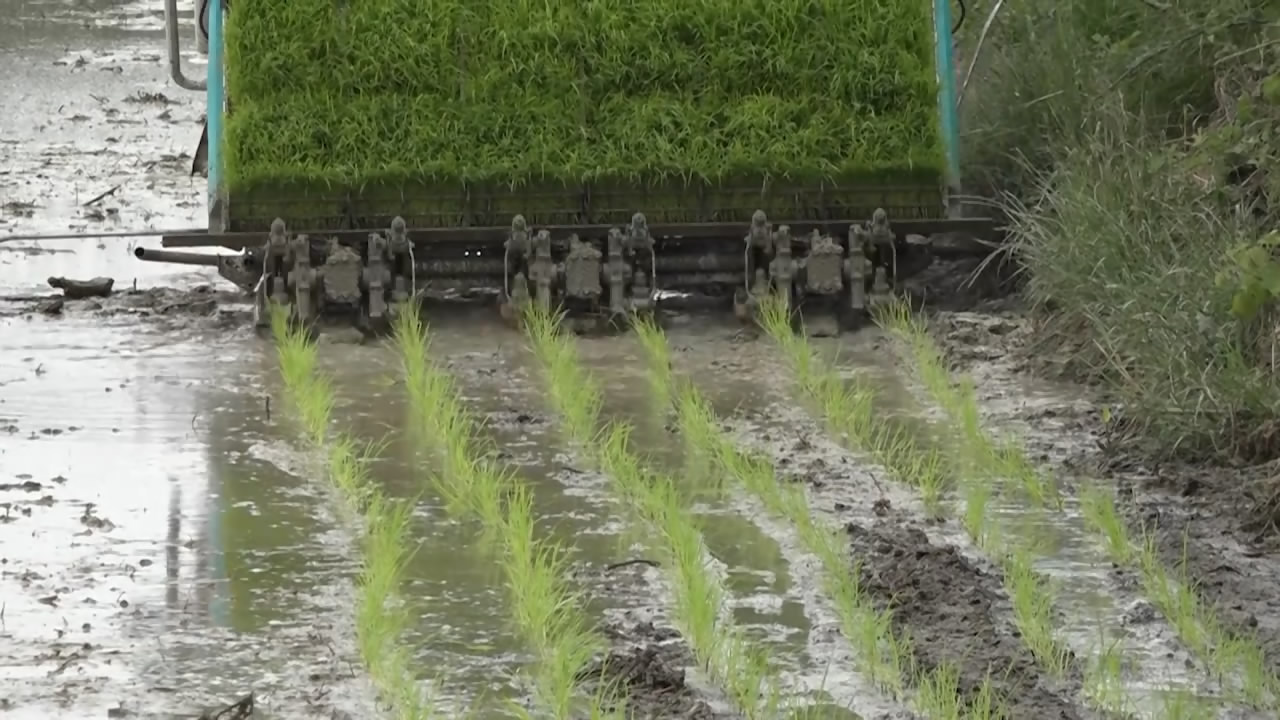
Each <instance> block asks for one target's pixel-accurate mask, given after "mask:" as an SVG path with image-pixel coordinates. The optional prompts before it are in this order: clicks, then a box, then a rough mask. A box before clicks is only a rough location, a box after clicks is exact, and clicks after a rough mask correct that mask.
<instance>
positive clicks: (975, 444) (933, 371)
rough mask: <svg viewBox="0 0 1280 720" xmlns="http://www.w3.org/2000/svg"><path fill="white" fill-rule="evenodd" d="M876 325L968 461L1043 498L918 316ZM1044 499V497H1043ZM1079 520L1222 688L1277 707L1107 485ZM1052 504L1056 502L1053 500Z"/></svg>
mask: <svg viewBox="0 0 1280 720" xmlns="http://www.w3.org/2000/svg"><path fill="white" fill-rule="evenodd" d="M882 322H883V324H884V325H885V326H886V327H887V328H888V329H889V330H890V331H891V332H892V333H893V334H894V335H896V336H897V337H898V338H899V340H900V341H901V342H902V344H903V346H904V348H905V349H906V355H907V356H908V357H907V359H908V360H910V361H911V362H912V363H913V364H914V366H915V367H916V368H917V374H918V375H919V376H920V377H921V379H922V381H923V385H924V386H925V390H926V392H928V394H929V396H930V398H931V399H932V400H933V402H934V403H936V404H937V405H938V406H939V407H940V408H941V409H942V410H943V412H944V413H945V414H946V415H947V417H948V419H949V420H950V424H951V425H953V426H954V427H956V428H957V432H958V433H960V434H961V436H962V438H963V442H962V443H961V444H962V445H964V446H965V447H966V448H968V451H969V456H968V457H967V458H966V460H967V461H968V462H969V464H970V466H971V467H973V468H975V469H977V470H979V471H985V474H986V475H987V477H989V478H991V479H992V480H1003V481H1005V482H1011V483H1012V484H1014V485H1016V486H1020V487H1022V488H1024V489H1026V490H1027V491H1028V492H1029V494H1030V495H1031V497H1033V498H1035V499H1047V495H1045V494H1044V489H1047V488H1051V487H1052V482H1051V481H1050V480H1047V479H1044V478H1045V477H1046V473H1043V472H1042V471H1041V470H1040V469H1039V468H1037V467H1036V465H1035V463H1033V462H1032V461H1031V459H1030V458H1029V457H1028V456H1027V455H1026V453H1025V452H1024V451H1023V449H1022V447H1021V446H1020V445H1019V444H1018V443H1017V442H1016V441H1006V442H1004V443H1000V442H998V441H996V440H994V439H992V438H991V437H990V435H989V433H988V432H987V430H986V429H985V428H983V426H982V423H981V420H980V417H979V408H978V403H977V399H976V396H975V394H974V390H973V385H972V383H971V382H967V381H964V380H961V381H959V382H957V381H956V380H954V379H953V378H952V376H951V372H950V370H949V368H948V366H947V362H946V359H945V357H944V354H943V352H942V351H941V349H940V348H939V347H938V346H937V344H936V343H935V342H934V341H933V338H932V337H931V336H930V335H929V333H928V328H927V326H926V323H925V322H924V321H923V320H920V319H916V318H913V317H912V316H911V314H910V312H909V310H908V309H906V308H905V307H901V306H898V307H895V308H893V309H892V310H891V311H889V312H886V313H884V314H883V315H882ZM1046 504H1047V503H1046ZM1080 506H1081V510H1082V512H1083V515H1084V518H1085V522H1086V525H1087V526H1088V527H1089V528H1090V529H1091V530H1092V531H1093V532H1094V533H1095V535H1096V536H1097V539H1098V541H1099V542H1100V543H1101V544H1102V546H1103V548H1104V549H1105V550H1106V552H1107V554H1108V556H1109V557H1110V559H1111V560H1112V561H1113V562H1115V563H1116V564H1118V565H1121V566H1123V567H1128V568H1131V569H1133V570H1136V571H1137V572H1138V573H1139V576H1140V577H1141V579H1142V587H1143V591H1144V593H1145V595H1146V596H1147V598H1148V599H1149V600H1150V601H1151V602H1152V604H1153V605H1154V606H1155V607H1156V608H1157V609H1158V610H1159V611H1160V612H1161V613H1162V614H1163V615H1164V616H1165V618H1166V619H1167V620H1168V621H1169V623H1170V625H1171V626H1172V627H1173V629H1174V630H1175V632H1177V634H1178V636H1179V637H1180V638H1181V639H1182V641H1183V643H1184V644H1185V645H1186V646H1187V648H1188V649H1189V650H1190V651H1191V652H1192V653H1193V655H1195V656H1196V657H1197V658H1199V659H1200V660H1201V661H1202V662H1204V663H1205V665H1206V666H1207V667H1208V668H1209V669H1210V671H1211V672H1213V673H1214V674H1215V675H1216V676H1217V677H1218V679H1219V681H1220V682H1221V683H1222V685H1223V687H1224V689H1225V690H1226V691H1227V692H1228V693H1229V694H1236V695H1238V697H1239V699H1241V700H1243V701H1244V702H1246V703H1247V704H1249V705H1251V706H1253V707H1255V708H1258V709H1266V710H1280V677H1278V676H1277V674H1276V672H1275V670H1274V669H1272V668H1270V667H1269V665H1268V663H1267V661H1266V657H1265V654H1264V652H1263V650H1262V648H1261V646H1260V645H1259V644H1258V643H1257V642H1256V641H1255V640H1254V639H1253V638H1250V637H1248V636H1247V635H1243V634H1240V633H1237V632H1234V631H1232V630H1231V629H1229V628H1228V627H1227V626H1226V625H1225V624H1224V623H1223V622H1222V621H1221V620H1220V619H1219V618H1218V617H1217V614H1216V613H1215V612H1214V611H1213V609H1212V608H1211V607H1210V606H1209V605H1208V604H1206V603H1205V602H1203V601H1202V600H1201V599H1200V597H1199V596H1198V594H1197V593H1196V591H1195V588H1194V586H1193V582H1192V580H1191V579H1190V578H1188V577H1186V576H1185V573H1184V572H1182V571H1179V572H1173V571H1170V570H1169V569H1167V568H1166V567H1165V566H1164V564H1163V563H1162V562H1161V561H1160V559H1159V557H1158V555H1157V551H1156V546H1155V539H1154V537H1153V536H1152V535H1151V534H1150V533H1149V532H1147V531H1144V532H1143V536H1142V537H1141V538H1140V539H1138V540H1137V541H1135V540H1134V539H1133V538H1131V537H1130V533H1129V530H1128V528H1127V526H1126V524H1125V522H1124V520H1123V518H1122V517H1121V515H1120V512H1119V511H1118V509H1117V508H1116V505H1115V500H1114V497H1113V496H1112V495H1111V493H1109V492H1107V491H1106V490H1104V489H1102V488H1100V487H1097V486H1096V485H1094V486H1086V487H1085V488H1084V489H1083V490H1082V492H1081V497H1080ZM1051 507H1056V508H1058V509H1061V508H1062V505H1061V503H1060V502H1056V503H1053V504H1052V505H1051Z"/></svg>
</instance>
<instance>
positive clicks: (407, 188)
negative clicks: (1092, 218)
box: [135, 0, 994, 330]
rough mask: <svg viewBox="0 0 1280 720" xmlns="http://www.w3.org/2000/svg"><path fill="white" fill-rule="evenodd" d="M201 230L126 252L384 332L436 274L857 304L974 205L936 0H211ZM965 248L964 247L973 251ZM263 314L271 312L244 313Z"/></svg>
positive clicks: (590, 311)
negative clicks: (474, 0)
mask: <svg viewBox="0 0 1280 720" xmlns="http://www.w3.org/2000/svg"><path fill="white" fill-rule="evenodd" d="M165 1H166V8H165V9H166V22H167V27H168V49H169V57H170V65H171V70H172V75H173V78H174V80H175V82H177V83H178V84H179V85H180V86H181V87H183V88H187V89H191V90H195V91H202V92H204V93H205V94H206V97H207V102H208V113H207V121H206V127H205V132H204V136H203V137H202V139H201V146H200V151H199V152H198V153H197V157H196V163H195V166H194V167H193V173H194V172H199V171H201V170H203V171H204V172H205V173H206V174H207V177H208V208H209V223H208V227H207V228H206V229H200V230H193V231H189V232H183V233H179V234H172V235H167V236H165V237H164V239H163V245H164V246H165V247H168V248H174V247H224V248H228V249H231V250H236V251H239V254H236V255H219V256H209V255H203V254H196V253H183V252H180V251H172V250H156V249H147V248H139V249H138V250H137V251H136V253H135V254H136V256H137V257H138V258H139V259H142V260H153V261H159V262H178V263H190V264H206V265H214V266H216V267H217V268H218V270H219V272H220V273H221V274H222V275H223V276H224V277H225V278H227V279H229V280H231V281H232V282H234V283H235V284H237V285H239V286H240V287H241V288H243V289H244V290H245V291H246V292H250V293H253V295H254V297H255V299H256V304H257V306H258V307H259V308H260V309H264V308H265V307H266V304H267V302H268V301H270V300H274V301H276V302H281V303H288V304H290V305H291V306H292V308H293V311H294V313H295V315H296V316H297V317H298V318H299V319H302V320H310V319H314V318H316V317H320V316H331V315H336V314H348V315H349V316H350V317H352V318H353V319H354V320H355V321H356V322H357V323H358V324H359V325H360V326H361V327H364V328H368V329H370V330H376V329H378V328H381V327H386V326H387V323H388V320H389V319H390V318H391V317H392V316H393V315H394V314H395V312H396V308H397V307H399V306H400V305H401V304H402V303H405V302H409V301H413V300H416V299H418V298H420V297H422V296H424V295H425V294H426V292H427V291H428V290H430V291H432V292H433V294H434V293H435V292H438V291H446V292H448V291H472V290H491V291H494V292H497V293H498V294H499V295H500V298H501V305H502V307H503V308H504V311H505V312H506V313H507V314H508V315H509V316H510V317H515V316H516V312H517V311H518V310H519V306H520V305H522V304H523V303H526V302H531V301H532V302H537V303H540V304H542V305H544V306H552V305H556V306H563V307H565V308H566V309H568V310H570V311H571V312H573V313H575V314H576V315H579V316H583V317H596V318H617V317H622V316H624V315H625V314H626V313H628V312H630V311H645V310H648V309H651V308H652V307H653V306H654V304H655V302H656V300H657V298H658V296H659V291H660V290H667V291H677V292H696V293H699V294H710V295H713V296H718V297H723V298H724V299H725V302H726V304H728V303H729V298H732V301H733V303H734V308H735V310H736V311H738V312H739V313H748V312H751V310H752V308H753V307H754V306H755V304H756V299H757V298H759V297H760V296H761V293H764V292H769V291H774V292H779V293H781V294H783V295H784V296H786V297H788V298H791V299H792V300H793V301H796V302H803V303H805V304H806V305H808V306H810V307H821V308H823V309H825V310H827V311H833V312H836V313H837V314H838V316H839V317H841V318H845V319H853V320H857V319H860V318H862V317H863V316H864V313H865V310H866V305H867V296H868V293H869V292H870V291H871V290H872V289H873V288H874V283H875V280H876V277H877V272H878V268H883V269H884V272H885V276H886V279H888V280H890V281H898V280H901V279H902V278H904V277H906V276H909V275H910V274H912V273H915V272H919V271H920V270H921V269H923V268H924V267H926V266H927V265H928V264H929V263H930V262H931V261H932V259H933V257H934V256H935V255H937V254H939V253H941V252H944V251H946V250H948V249H949V250H952V251H955V250H956V249H955V248H954V247H952V248H942V247H941V246H939V245H936V244H934V243H931V242H930V241H929V239H930V238H931V237H933V236H935V235H937V234H938V233H941V232H944V231H957V230H958V231H963V232H967V233H969V234H971V235H977V236H982V235H989V234H991V233H992V232H994V229H993V224H992V222H991V221H990V220H988V219H985V218H963V217H960V212H959V208H958V206H957V204H956V203H955V202H954V196H955V189H956V188H957V187H958V186H959V168H958V161H957V156H958V147H957V146H958V130H957V127H956V118H955V88H954V80H953V78H954V76H955V72H954V63H953V58H952V53H951V47H952V43H951V34H952V28H951V22H952V14H951V9H950V7H949V5H948V2H949V0H910V1H909V2H904V3H892V4H890V5H884V4H881V3H875V2H869V1H863V2H857V1H855V2H848V3H835V2H818V3H815V2H812V1H810V0H805V1H803V2H802V1H801V0H771V1H767V0H720V1H718V2H707V3H687V2H681V1H680V0H654V1H653V2H646V3H632V2H624V1H623V0H588V1H586V2H573V3H570V2H564V1H563V0H560V1H553V2H547V3H520V2H514V1H512V0H508V1H506V2H497V3H482V4H480V5H479V6H473V4H451V3H446V2H444V0H364V1H363V2H358V3H334V2H332V0H299V1H297V2H290V3H280V2H267V1H266V0H237V2H236V3H235V4H234V8H229V7H228V5H229V3H228V2H227V0H200V1H199V2H197V3H196V11H195V12H196V18H195V19H196V23H195V25H196V28H197V33H196V34H197V43H196V45H197V49H198V50H200V51H202V52H207V55H208V58H209V63H208V73H207V77H206V78H205V79H203V80H195V79H191V78H188V77H187V76H186V75H184V73H183V69H182V66H181V60H180V55H179V45H180V43H179V36H178V30H177V28H178V24H177V23H178V17H177V15H178V13H177V9H176V0H165ZM960 252H964V250H961V251H960ZM259 317H260V322H262V323H265V322H266V313H265V312H260V313H259Z"/></svg>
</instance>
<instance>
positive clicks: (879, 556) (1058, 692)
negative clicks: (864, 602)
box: [846, 511, 1084, 720]
mask: <svg viewBox="0 0 1280 720" xmlns="http://www.w3.org/2000/svg"><path fill="white" fill-rule="evenodd" d="M906 522H907V518H906V517H904V516H901V515H900V514H899V513H898V512H896V511H891V513H890V514H889V515H888V516H887V517H885V518H883V519H882V520H876V521H874V524H873V525H869V526H861V525H857V524H853V523H850V524H849V525H848V526H847V527H846V530H847V532H848V535H849V539H850V542H851V543H852V545H853V552H854V556H855V557H856V558H858V559H859V560H860V561H861V562H862V567H861V569H862V581H863V588H864V589H865V590H866V592H867V593H868V594H869V595H870V596H871V598H872V599H873V601H874V602H875V603H876V605H877V607H880V608H886V607H891V608H893V623H894V629H895V631H896V632H898V633H909V635H910V637H911V639H912V651H913V658H914V660H915V662H916V664H917V666H918V667H919V668H920V669H922V670H926V671H931V670H933V669H935V668H937V667H939V666H941V665H943V664H950V665H952V666H953V667H955V668H956V670H958V672H959V684H960V691H961V693H962V694H963V696H964V697H966V698H968V699H972V698H973V697H974V696H975V695H976V693H977V692H978V690H979V689H980V687H981V686H982V684H983V682H984V681H986V680H988V679H989V681H990V683H991V685H992V688H993V689H994V690H995V691H996V694H997V697H998V698H1000V699H1001V700H1002V701H1003V703H1004V706H1005V708H1006V709H1007V710H1008V712H1009V717H1011V718H1028V719H1030V718H1035V719H1036V720H1067V719H1071V720H1076V719H1078V718H1081V717H1084V716H1082V715H1081V714H1080V711H1079V709H1078V708H1077V706H1076V704H1075V703H1074V702H1073V701H1072V700H1070V699H1068V698H1069V697H1071V696H1074V694H1075V692H1076V691H1078V689H1079V688H1078V685H1077V687H1076V688H1063V687H1055V685H1056V683H1054V682H1053V681H1052V680H1051V679H1050V678H1048V677H1047V676H1045V674H1044V673H1043V672H1042V671H1041V670H1040V668H1039V667H1038V666H1037V665H1036V661H1035V658H1034V657H1033V656H1032V655H1031V652H1030V651H1029V650H1027V648H1026V646H1025V645H1024V644H1023V643H1022V641H1021V639H1020V638H1019V637H1018V636H1017V634H1016V631H1015V630H1014V629H1013V628H1011V627H1008V626H1007V625H1006V624H1005V623H1003V622H1001V621H1000V620H998V619H997V618H998V617H999V615H1000V613H1001V612H1005V613H1007V610H1006V609H1004V608H1005V607H1007V604H1008V603H1007V599H1006V598H1005V597H1004V596H1003V594H1002V593H1001V591H1000V588H1001V585H1002V581H1001V579H1000V578H999V577H998V576H994V575H993V574H991V573H988V572H985V571H983V570H982V569H980V568H978V567H977V566H975V565H974V564H973V563H972V562H970V561H969V560H968V559H966V558H965V557H964V556H963V555H961V554H960V553H959V552H958V551H957V550H956V549H955V548H954V547H950V546H945V547H944V546H938V545H934V544H932V543H931V542H930V541H929V539H928V537H926V535H925V534H924V532H923V531H921V530H920V529H919V528H913V527H909V526H907V525H906Z"/></svg>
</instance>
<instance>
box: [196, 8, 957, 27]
mask: <svg viewBox="0 0 1280 720" xmlns="http://www.w3.org/2000/svg"><path fill="white" fill-rule="evenodd" d="M208 1H209V0H205V2H208ZM956 3H957V4H958V5H960V17H958V18H956V24H955V25H954V26H953V27H952V28H951V34H952V35H955V34H956V33H957V32H959V30H960V26H961V25H963V24H964V19H965V17H967V16H968V15H969V8H968V7H967V6H966V5H965V4H964V0H956Z"/></svg>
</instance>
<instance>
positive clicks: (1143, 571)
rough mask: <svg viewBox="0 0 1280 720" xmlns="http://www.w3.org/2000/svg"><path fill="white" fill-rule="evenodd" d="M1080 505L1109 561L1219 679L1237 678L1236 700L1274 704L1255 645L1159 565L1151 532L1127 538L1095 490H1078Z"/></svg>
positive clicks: (1277, 686) (1274, 679) (1269, 674)
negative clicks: (1134, 578) (1130, 576)
mask: <svg viewBox="0 0 1280 720" xmlns="http://www.w3.org/2000/svg"><path fill="white" fill-rule="evenodd" d="M1081 509H1082V511H1083V513H1084V517H1085V521H1086V522H1087V523H1088V524H1089V526H1090V527H1092V528H1093V529H1094V530H1095V532H1097V533H1098V535H1099V536H1100V539H1101V540H1102V542H1103V545H1104V547H1105V548H1106V551H1107V554H1108V555H1109V556H1110V557H1111V559H1112V561H1113V562H1115V563H1116V564H1118V565H1121V566H1124V567H1129V568H1132V569H1135V570H1137V571H1138V573H1139V575H1140V578H1141V581H1142V588H1143V592H1144V594H1145V595H1146V597H1147V599H1148V600H1150V601H1151V603H1152V605H1154V606H1155V607H1156V609H1157V610H1159V611H1160V613H1161V614H1162V615H1163V616H1164V617H1165V619H1166V620H1168V622H1169V624H1170V625H1172V626H1173V629H1174V631H1175V632H1176V633H1177V634H1178V637H1179V639H1180V640H1182V642H1183V643H1184V644H1185V645H1186V646H1187V648H1188V649H1189V650H1190V651H1191V652H1192V653H1193V654H1194V655H1195V656H1196V657H1198V658H1200V659H1201V660H1203V661H1204V662H1205V664H1206V665H1207V666H1208V667H1209V668H1210V669H1211V670H1212V671H1213V672H1214V674H1215V675H1216V676H1217V677H1218V678H1219V680H1220V682H1222V683H1224V684H1225V683H1227V682H1228V681H1229V680H1238V681H1239V683H1240V685H1241V695H1242V699H1243V700H1244V702H1246V703H1247V704H1249V705H1251V706H1253V707H1258V708H1269V709H1270V708H1278V707H1280V692H1277V690H1280V677H1278V676H1277V675H1276V673H1275V672H1274V671H1273V670H1270V669H1269V668H1268V667H1267V663H1266V661H1265V659H1264V658H1265V653H1264V652H1263V651H1262V648H1261V646H1260V645H1259V644H1258V643H1257V641H1256V640H1255V639H1253V638H1248V637H1245V636H1242V635H1239V634H1236V633H1233V632H1231V631H1230V630H1228V629H1227V628H1226V627H1225V626H1224V625H1223V624H1222V623H1221V621H1220V620H1218V618H1217V616H1216V615H1215V613H1214V612H1213V611H1212V609H1210V608H1209V607H1208V606H1206V605H1205V604H1204V603H1203V602H1202V601H1201V600H1200V597H1199V595H1198V594H1197V592H1196V591H1195V588H1194V586H1193V584H1192V583H1191V582H1190V580H1189V579H1188V578H1186V577H1185V576H1183V577H1175V576H1173V575H1172V574H1170V572H1169V571H1168V570H1167V569H1165V567H1164V565H1163V563H1162V562H1161V561H1160V558H1159V554H1158V552H1157V549H1156V542H1155V538H1154V536H1153V535H1151V534H1149V533H1144V535H1143V537H1142V538H1141V542H1140V543H1136V544H1135V543H1134V542H1133V541H1132V540H1130V538H1129V531H1128V529H1127V527H1126V525H1125V521H1124V519H1123V518H1122V517H1121V516H1120V512H1119V510H1118V509H1117V508H1116V505H1115V501H1114V500H1113V499H1112V497H1111V495H1110V494H1108V493H1107V492H1105V491H1104V490H1101V489H1100V488H1097V487H1085V488H1084V489H1083V491H1082V494H1081ZM1185 565H1186V563H1185V561H1184V563H1183V566H1184V567H1185Z"/></svg>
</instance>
